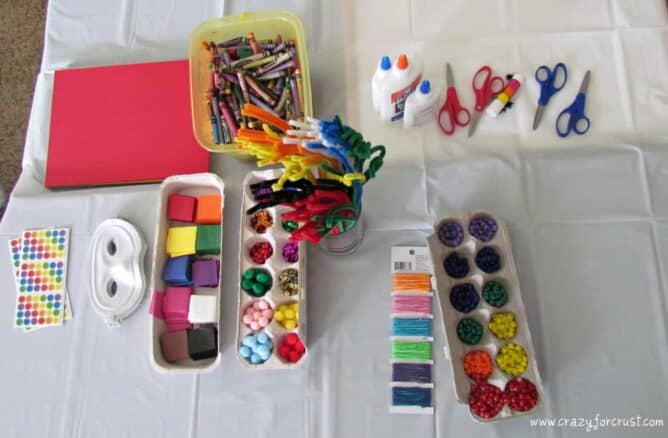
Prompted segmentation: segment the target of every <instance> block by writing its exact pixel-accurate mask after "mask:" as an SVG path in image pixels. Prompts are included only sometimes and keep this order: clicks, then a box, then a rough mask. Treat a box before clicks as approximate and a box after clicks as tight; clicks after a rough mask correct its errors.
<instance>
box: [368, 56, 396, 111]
mask: <svg viewBox="0 0 668 438" xmlns="http://www.w3.org/2000/svg"><path fill="white" fill-rule="evenodd" d="M391 68H392V61H390V57H389V56H383V57H382V58H381V59H380V62H379V63H378V68H377V69H376V72H375V73H374V74H373V78H371V102H372V104H373V110H374V111H376V112H379V111H380V100H381V98H382V89H383V86H384V85H385V80H386V79H387V78H388V77H389V75H390V69H391Z"/></svg>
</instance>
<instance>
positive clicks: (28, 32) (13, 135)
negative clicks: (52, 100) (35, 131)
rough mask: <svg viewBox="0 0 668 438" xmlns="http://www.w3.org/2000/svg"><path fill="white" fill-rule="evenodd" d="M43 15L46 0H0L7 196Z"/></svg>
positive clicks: (2, 164) (0, 173) (0, 179)
mask: <svg viewBox="0 0 668 438" xmlns="http://www.w3.org/2000/svg"><path fill="white" fill-rule="evenodd" d="M45 18H46V0H0V102H2V111H0V186H1V187H2V188H3V190H4V191H5V193H6V194H7V196H9V193H10V192H11V190H12V188H13V187H14V183H15V182H16V179H17V178H18V176H19V173H20V172H21V156H22V155H23V144H24V142H25V134H26V127H27V126H28V116H29V114H30V104H31V102H32V95H33V90H34V87H35V78H36V76H37V73H38V71H39V65H40V62H41V59H42V47H43V39H44V21H45ZM2 212H3V209H2V208H0V217H1V216H2Z"/></svg>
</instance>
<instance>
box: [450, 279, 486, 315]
mask: <svg viewBox="0 0 668 438" xmlns="http://www.w3.org/2000/svg"><path fill="white" fill-rule="evenodd" d="M479 302H480V296H479V295H478V292H476V290H475V286H473V284H471V283H462V284H457V285H455V286H453V287H452V289H451V290H450V303H451V304H452V307H454V308H455V310H457V311H458V312H462V313H469V312H470V311H472V310H473V309H475V308H476V307H477V306H478V303H479Z"/></svg>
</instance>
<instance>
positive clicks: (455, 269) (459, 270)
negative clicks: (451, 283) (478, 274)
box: [443, 252, 470, 278]
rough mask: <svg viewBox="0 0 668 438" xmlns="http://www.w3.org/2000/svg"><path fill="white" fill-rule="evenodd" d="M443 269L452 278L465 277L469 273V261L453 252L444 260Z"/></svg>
mask: <svg viewBox="0 0 668 438" xmlns="http://www.w3.org/2000/svg"><path fill="white" fill-rule="evenodd" d="M443 269H445V272H446V273H447V274H448V275H449V276H450V277H452V278H463V277H466V276H467V275H468V273H469V270H470V268H469V261H468V260H467V258H466V257H462V256H460V255H459V254H457V252H453V253H451V254H450V255H449V256H447V257H446V258H445V260H443Z"/></svg>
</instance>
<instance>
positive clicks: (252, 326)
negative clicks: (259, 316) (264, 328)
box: [250, 321, 260, 331]
mask: <svg viewBox="0 0 668 438" xmlns="http://www.w3.org/2000/svg"><path fill="white" fill-rule="evenodd" d="M250 329H251V330H253V331H257V330H260V325H259V324H258V323H257V322H255V321H253V322H251V323H250Z"/></svg>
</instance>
